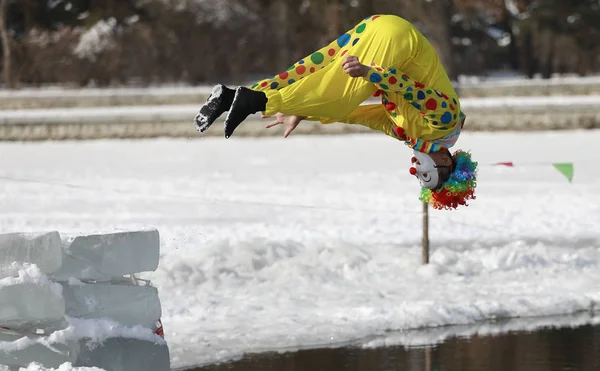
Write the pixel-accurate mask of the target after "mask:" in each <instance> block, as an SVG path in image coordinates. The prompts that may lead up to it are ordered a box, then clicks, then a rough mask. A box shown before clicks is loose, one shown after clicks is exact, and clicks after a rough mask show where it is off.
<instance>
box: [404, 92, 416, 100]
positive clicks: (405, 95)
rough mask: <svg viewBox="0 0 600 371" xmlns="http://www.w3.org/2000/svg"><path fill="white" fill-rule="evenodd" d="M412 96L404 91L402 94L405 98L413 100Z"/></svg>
mask: <svg viewBox="0 0 600 371" xmlns="http://www.w3.org/2000/svg"><path fill="white" fill-rule="evenodd" d="M413 98H414V96H413V94H412V93H406V94H404V99H406V100H413Z"/></svg>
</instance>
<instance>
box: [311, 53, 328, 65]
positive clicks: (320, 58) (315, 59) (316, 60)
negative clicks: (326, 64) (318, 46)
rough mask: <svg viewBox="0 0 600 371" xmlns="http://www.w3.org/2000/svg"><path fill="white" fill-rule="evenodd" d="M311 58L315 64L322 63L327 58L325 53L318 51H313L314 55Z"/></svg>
mask: <svg viewBox="0 0 600 371" xmlns="http://www.w3.org/2000/svg"><path fill="white" fill-rule="evenodd" d="M310 60H311V61H312V62H313V63H314V64H321V63H323V61H324V60H325V56H324V55H323V53H320V52H316V53H313V55H311V56H310Z"/></svg>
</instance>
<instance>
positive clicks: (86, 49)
mask: <svg viewBox="0 0 600 371" xmlns="http://www.w3.org/2000/svg"><path fill="white" fill-rule="evenodd" d="M116 27H117V20H116V19H115V18H109V19H108V20H104V19H101V20H99V21H98V22H96V24H95V25H94V26H92V27H91V28H90V29H89V30H87V31H86V32H84V33H83V34H82V35H81V36H80V37H79V42H78V43H77V45H76V46H75V48H74V49H73V54H75V55H76V56H77V57H79V58H80V59H88V60H90V61H91V62H95V61H96V56H97V55H98V54H100V53H102V52H103V51H105V50H109V49H112V48H114V47H115V42H114V40H113V37H112V36H113V33H114V32H115V29H116Z"/></svg>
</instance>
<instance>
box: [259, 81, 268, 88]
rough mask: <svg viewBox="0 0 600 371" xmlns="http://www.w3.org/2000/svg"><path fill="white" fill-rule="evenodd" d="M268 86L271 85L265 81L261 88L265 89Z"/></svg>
mask: <svg viewBox="0 0 600 371" xmlns="http://www.w3.org/2000/svg"><path fill="white" fill-rule="evenodd" d="M267 85H269V83H268V82H267V81H263V82H262V84H260V86H262V87H263V88H264V87H265V86H267Z"/></svg>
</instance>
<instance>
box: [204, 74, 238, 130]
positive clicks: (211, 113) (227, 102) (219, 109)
mask: <svg viewBox="0 0 600 371" xmlns="http://www.w3.org/2000/svg"><path fill="white" fill-rule="evenodd" d="M234 96H235V90H233V89H229V88H228V87H226V86H225V85H223V84H219V85H216V86H215V87H214V88H213V90H212V92H211V93H210V95H209V96H208V99H207V100H206V103H205V104H204V105H203V106H202V107H200V111H199V112H198V114H197V115H196V117H195V118H194V124H195V125H196V130H198V131H199V132H201V133H203V132H205V131H206V130H207V129H208V128H209V127H210V126H211V125H212V124H213V122H215V120H216V119H218V118H219V116H221V115H222V114H223V113H224V112H227V111H229V109H230V108H231V104H232V103H233V97H234Z"/></svg>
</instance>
